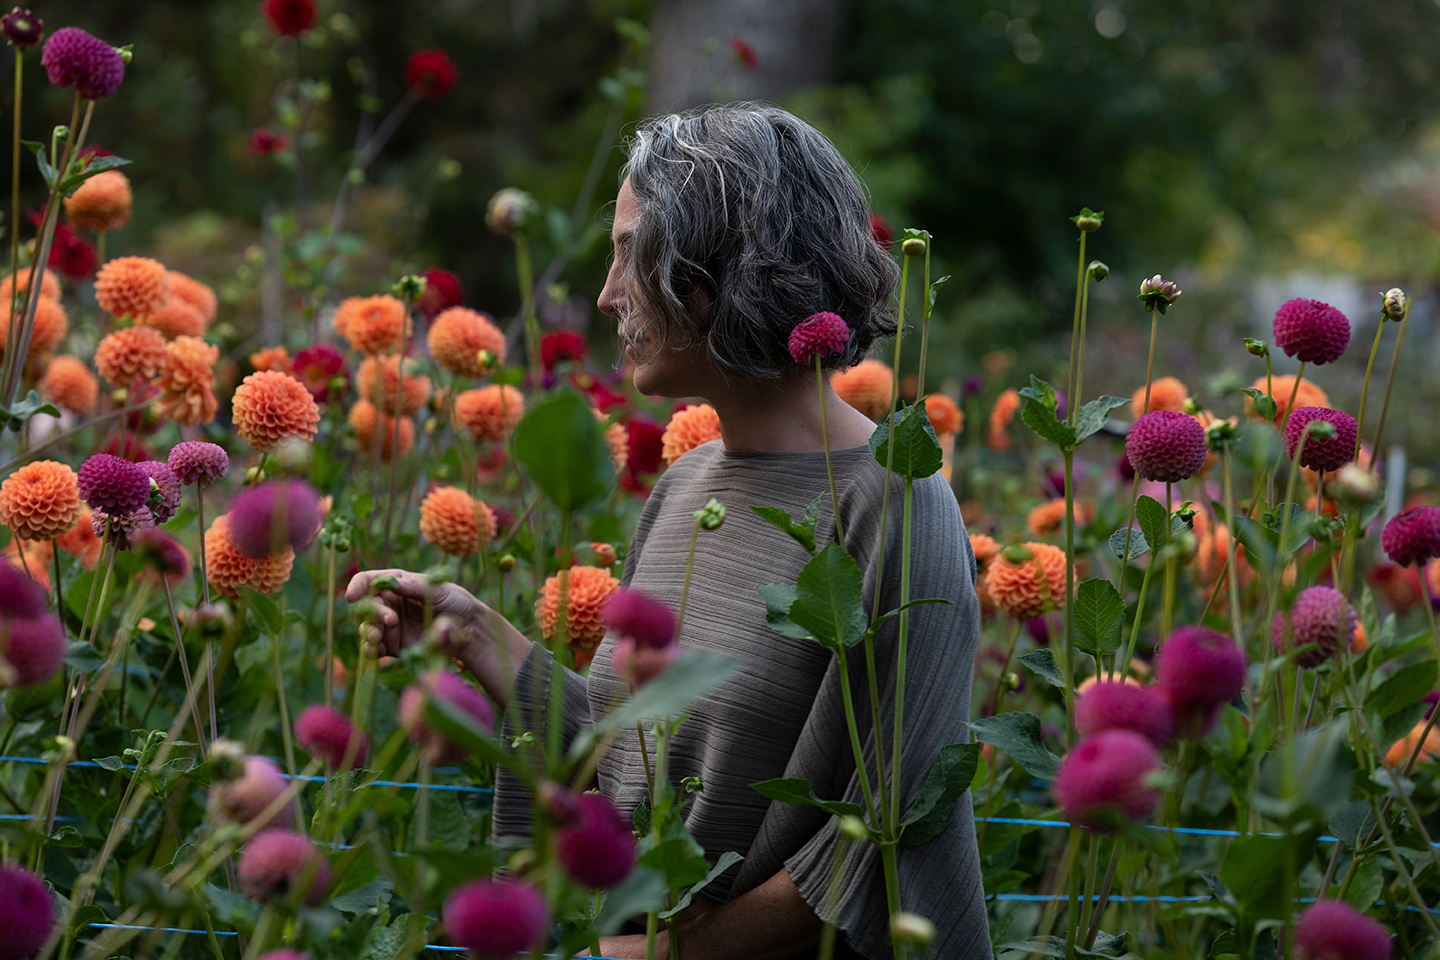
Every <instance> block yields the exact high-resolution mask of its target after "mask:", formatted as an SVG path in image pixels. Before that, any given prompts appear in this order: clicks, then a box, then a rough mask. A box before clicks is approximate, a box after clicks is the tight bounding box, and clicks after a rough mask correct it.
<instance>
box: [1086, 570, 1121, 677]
mask: <svg viewBox="0 0 1440 960" xmlns="http://www.w3.org/2000/svg"><path fill="white" fill-rule="evenodd" d="M1124 621H1125V601H1124V600H1122V599H1121V598H1120V593H1119V591H1117V590H1116V589H1115V587H1114V586H1113V585H1112V584H1111V583H1110V581H1109V580H1102V579H1101V578H1099V577H1092V578H1090V579H1089V580H1085V581H1083V582H1081V584H1080V586H1079V588H1078V589H1077V590H1076V592H1075V645H1076V646H1077V647H1079V648H1080V649H1081V650H1084V651H1085V652H1086V653H1088V654H1090V655H1091V656H1093V657H1095V658H1096V659H1099V658H1100V657H1103V656H1107V655H1109V654H1112V653H1114V652H1115V651H1116V650H1118V649H1119V648H1120V627H1121V625H1122V624H1123V623H1124Z"/></svg>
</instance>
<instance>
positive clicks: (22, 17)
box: [0, 7, 45, 50]
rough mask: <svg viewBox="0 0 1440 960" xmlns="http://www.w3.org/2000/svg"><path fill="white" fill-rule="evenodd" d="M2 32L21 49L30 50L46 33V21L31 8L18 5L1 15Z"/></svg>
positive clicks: (0, 30)
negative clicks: (23, 8)
mask: <svg viewBox="0 0 1440 960" xmlns="http://www.w3.org/2000/svg"><path fill="white" fill-rule="evenodd" d="M0 33H3V34H4V35H5V39H6V40H9V41H10V42H11V43H13V44H15V46H17V47H19V48H20V49H21V50H29V49H30V48H31V47H33V46H35V44H37V43H39V42H40V38H41V37H42V36H44V35H45V21H43V20H41V19H40V18H39V17H37V16H35V14H33V13H31V12H30V11H29V10H21V9H20V8H19V7H16V8H15V9H14V10H11V11H10V12H9V13H7V14H5V16H3V17H0Z"/></svg>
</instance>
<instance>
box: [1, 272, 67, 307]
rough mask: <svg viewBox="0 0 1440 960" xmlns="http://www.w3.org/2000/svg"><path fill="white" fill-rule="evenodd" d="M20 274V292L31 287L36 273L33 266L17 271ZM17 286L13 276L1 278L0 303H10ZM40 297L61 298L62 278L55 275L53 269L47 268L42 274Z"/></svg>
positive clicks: (44, 298) (48, 298)
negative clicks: (31, 279) (32, 277)
mask: <svg viewBox="0 0 1440 960" xmlns="http://www.w3.org/2000/svg"><path fill="white" fill-rule="evenodd" d="M17 272H18V273H19V276H20V292H21V293H24V292H26V291H27V290H29V289H30V277H31V276H33V275H34V273H35V269H34V268H33V267H26V268H25V269H24V270H20V271H17ZM14 293H15V288H14V282H13V278H12V277H6V278H5V279H3V280H0V303H6V304H8V303H9V302H10V301H11V299H12V298H13V297H14ZM40 297H41V299H43V300H59V299H60V280H59V279H58V278H57V277H56V276H55V272H54V271H53V270H45V271H43V272H42V273H41V274H40Z"/></svg>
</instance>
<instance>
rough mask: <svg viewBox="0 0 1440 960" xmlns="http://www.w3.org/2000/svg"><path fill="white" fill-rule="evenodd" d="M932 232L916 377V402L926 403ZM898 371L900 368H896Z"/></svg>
mask: <svg viewBox="0 0 1440 960" xmlns="http://www.w3.org/2000/svg"><path fill="white" fill-rule="evenodd" d="M930 239H931V238H930V231H928V230H927V231H925V288H924V289H925V298H924V300H923V301H922V302H921V308H920V315H921V318H922V319H921V322H920V370H919V372H918V373H917V374H916V376H915V402H916V403H919V404H924V403H925V357H926V354H927V353H928V352H929V349H930V311H931V310H932V309H933V304H932V303H931V302H930V294H931V291H930ZM896 369H897V370H898V369H899V367H896Z"/></svg>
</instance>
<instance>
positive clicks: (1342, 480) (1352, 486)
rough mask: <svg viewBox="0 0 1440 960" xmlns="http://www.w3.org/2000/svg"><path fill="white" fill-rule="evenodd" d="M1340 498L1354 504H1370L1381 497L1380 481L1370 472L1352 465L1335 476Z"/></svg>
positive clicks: (1345, 467) (1344, 467)
mask: <svg viewBox="0 0 1440 960" xmlns="http://www.w3.org/2000/svg"><path fill="white" fill-rule="evenodd" d="M1335 485H1336V486H1337V487H1338V488H1339V490H1340V496H1341V497H1343V498H1345V499H1346V500H1349V501H1351V502H1352V503H1369V502H1371V501H1372V500H1374V499H1375V498H1376V497H1378V496H1379V495H1380V481H1379V480H1378V479H1376V477H1375V475H1374V474H1373V473H1371V472H1370V471H1369V470H1362V469H1361V468H1360V467H1357V466H1356V465H1355V464H1353V463H1351V464H1348V465H1346V466H1343V467H1341V468H1340V472H1339V473H1337V474H1336V475H1335Z"/></svg>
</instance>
